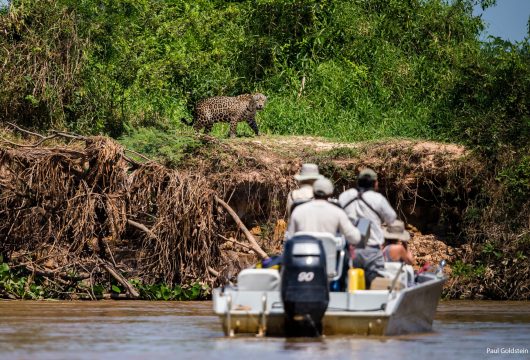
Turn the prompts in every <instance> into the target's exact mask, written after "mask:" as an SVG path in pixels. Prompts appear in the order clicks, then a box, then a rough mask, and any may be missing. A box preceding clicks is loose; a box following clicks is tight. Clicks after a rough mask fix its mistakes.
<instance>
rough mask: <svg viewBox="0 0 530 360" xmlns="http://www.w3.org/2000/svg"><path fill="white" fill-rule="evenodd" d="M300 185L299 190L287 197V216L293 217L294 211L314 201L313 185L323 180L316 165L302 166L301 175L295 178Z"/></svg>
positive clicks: (293, 191)
mask: <svg viewBox="0 0 530 360" xmlns="http://www.w3.org/2000/svg"><path fill="white" fill-rule="evenodd" d="M294 178H295V180H296V181H298V183H299V186H300V187H299V188H298V189H294V190H292V191H291V192H289V194H288V195H287V216H290V215H291V212H292V211H293V209H294V208H295V207H296V206H298V205H300V204H303V203H305V202H307V201H310V200H313V198H314V194H313V183H314V182H315V181H316V180H318V179H322V178H323V176H322V175H320V173H319V172H318V166H317V165H316V164H302V168H301V170H300V173H299V174H296V175H295V176H294Z"/></svg>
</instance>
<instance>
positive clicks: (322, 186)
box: [313, 177, 333, 196]
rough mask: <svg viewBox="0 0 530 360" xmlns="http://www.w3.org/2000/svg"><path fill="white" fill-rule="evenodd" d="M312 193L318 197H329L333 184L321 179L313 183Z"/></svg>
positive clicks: (323, 178)
mask: <svg viewBox="0 0 530 360" xmlns="http://www.w3.org/2000/svg"><path fill="white" fill-rule="evenodd" d="M313 193H315V195H319V196H329V195H331V194H333V184H332V183H331V181H330V180H329V179H326V178H325V177H322V178H321V179H318V180H317V181H315V182H314V183H313Z"/></svg>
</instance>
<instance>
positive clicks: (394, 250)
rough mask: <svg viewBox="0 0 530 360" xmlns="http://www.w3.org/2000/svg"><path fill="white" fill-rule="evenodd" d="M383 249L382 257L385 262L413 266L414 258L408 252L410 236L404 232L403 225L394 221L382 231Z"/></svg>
mask: <svg viewBox="0 0 530 360" xmlns="http://www.w3.org/2000/svg"><path fill="white" fill-rule="evenodd" d="M383 234H384V237H385V245H386V246H385V247H384V248H383V257H384V259H385V261H386V262H404V263H405V264H407V265H414V256H413V255H412V252H410V251H409V250H408V246H407V244H408V241H409V240H410V234H409V233H408V231H406V230H405V224H404V223H403V221H401V220H396V221H394V222H393V223H391V224H390V225H389V226H387V227H386V228H385V229H384V232H383Z"/></svg>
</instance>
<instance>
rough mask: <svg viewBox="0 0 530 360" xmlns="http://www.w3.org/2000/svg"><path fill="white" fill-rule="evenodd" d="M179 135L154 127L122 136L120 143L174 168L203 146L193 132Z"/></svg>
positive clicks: (135, 130)
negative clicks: (187, 155)
mask: <svg viewBox="0 0 530 360" xmlns="http://www.w3.org/2000/svg"><path fill="white" fill-rule="evenodd" d="M179 133H180V135H179ZM179 133H176V132H175V131H173V130H169V131H162V130H159V129H157V128H153V127H150V128H138V129H133V130H131V131H130V132H129V133H128V134H127V135H124V136H122V137H121V138H120V139H119V141H120V143H121V144H123V145H124V146H125V147H126V148H128V149H132V150H135V151H137V152H139V153H142V154H145V155H147V156H148V157H150V158H151V159H153V160H157V161H159V162H161V163H163V164H165V165H167V166H169V167H174V166H176V165H177V164H178V163H179V162H180V161H181V160H182V159H183V158H184V157H185V156H186V154H190V153H193V151H194V150H195V149H196V148H198V147H199V146H200V145H201V143H200V142H199V141H198V140H197V139H196V138H195V137H194V136H193V134H192V133H191V132H188V133H185V132H181V131H179ZM133 157H134V155H133ZM140 160H141V159H140Z"/></svg>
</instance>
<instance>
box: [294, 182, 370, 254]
mask: <svg viewBox="0 0 530 360" xmlns="http://www.w3.org/2000/svg"><path fill="white" fill-rule="evenodd" d="M313 194H314V200H312V201H308V202H306V203H304V204H300V205H298V206H296V208H295V209H294V210H293V212H292V214H291V218H290V219H289V224H288V226H287V231H286V233H285V238H286V239H289V238H290V237H291V236H293V235H294V234H295V233H297V232H299V231H310V232H327V233H331V234H333V235H335V234H337V233H339V234H342V235H343V236H344V238H345V239H346V242H347V243H348V244H352V245H357V244H358V243H359V241H360V240H361V234H360V233H359V230H358V229H357V228H356V227H355V226H353V224H352V223H351V221H350V220H349V219H348V216H347V215H346V213H345V212H344V210H342V209H341V208H340V207H338V206H336V205H334V204H332V203H330V202H329V201H328V200H327V199H328V198H329V197H330V196H331V195H332V194H333V184H332V183H331V181H330V180H329V179H326V178H324V177H322V178H320V179H318V180H316V181H315V182H314V184H313Z"/></svg>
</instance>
